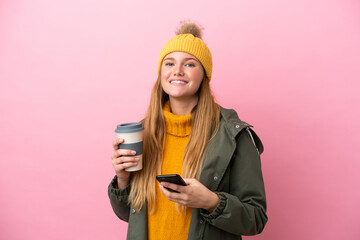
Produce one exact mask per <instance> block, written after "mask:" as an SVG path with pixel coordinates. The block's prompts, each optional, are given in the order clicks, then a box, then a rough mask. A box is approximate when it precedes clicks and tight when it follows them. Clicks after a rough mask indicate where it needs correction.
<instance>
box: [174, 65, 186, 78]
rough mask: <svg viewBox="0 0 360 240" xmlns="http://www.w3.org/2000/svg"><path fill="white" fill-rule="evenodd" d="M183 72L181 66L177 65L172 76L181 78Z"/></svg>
mask: <svg viewBox="0 0 360 240" xmlns="http://www.w3.org/2000/svg"><path fill="white" fill-rule="evenodd" d="M183 75H184V71H183V68H182V66H181V65H177V66H176V67H175V69H174V76H183Z"/></svg>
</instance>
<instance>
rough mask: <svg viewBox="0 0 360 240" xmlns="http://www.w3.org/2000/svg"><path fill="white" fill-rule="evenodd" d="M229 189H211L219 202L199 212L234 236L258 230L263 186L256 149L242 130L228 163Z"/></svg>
mask: <svg viewBox="0 0 360 240" xmlns="http://www.w3.org/2000/svg"><path fill="white" fill-rule="evenodd" d="M229 167H230V169H229V172H230V178H229V189H228V190H229V191H219V192H215V193H216V194H217V195H218V196H219V199H220V201H219V203H218V205H217V207H216V208H215V210H214V211H213V212H212V213H208V212H207V211H206V210H201V211H200V214H201V215H202V216H203V217H204V219H205V220H206V221H208V222H209V223H210V224H212V225H213V226H215V227H217V228H220V229H222V230H224V231H226V232H229V233H232V234H235V235H255V234H258V233H261V232H262V230H263V229H264V227H265V224H266V222H267V219H268V218H267V215H266V198H265V188H264V182H263V177H262V172H261V163H260V156H259V153H258V150H257V149H256V147H255V145H254V144H253V142H252V139H251V137H250V135H249V134H248V132H246V131H242V132H241V133H240V135H239V137H238V139H237V147H236V149H235V152H234V154H233V156H232V160H231V164H230V166H229Z"/></svg>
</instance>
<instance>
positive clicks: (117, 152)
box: [112, 149, 136, 159]
mask: <svg viewBox="0 0 360 240" xmlns="http://www.w3.org/2000/svg"><path fill="white" fill-rule="evenodd" d="M134 155H136V152H135V151H134V150H130V149H117V150H115V151H114V154H113V155H112V159H114V158H118V157H121V156H134Z"/></svg>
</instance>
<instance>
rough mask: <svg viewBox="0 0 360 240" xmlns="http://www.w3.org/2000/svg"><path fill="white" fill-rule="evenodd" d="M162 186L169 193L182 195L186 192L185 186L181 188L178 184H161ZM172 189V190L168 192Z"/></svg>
mask: <svg viewBox="0 0 360 240" xmlns="http://www.w3.org/2000/svg"><path fill="white" fill-rule="evenodd" d="M160 186H162V187H164V188H165V189H166V190H167V191H168V192H171V190H172V191H175V192H177V193H182V192H185V189H184V187H185V186H181V185H178V184H174V183H169V182H161V183H160ZM168 189H170V190H168Z"/></svg>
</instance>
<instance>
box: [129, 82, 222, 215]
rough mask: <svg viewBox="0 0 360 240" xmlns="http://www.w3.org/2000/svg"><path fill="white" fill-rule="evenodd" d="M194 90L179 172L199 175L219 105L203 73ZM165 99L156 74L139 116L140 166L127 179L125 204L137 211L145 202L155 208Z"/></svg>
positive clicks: (216, 128)
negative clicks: (141, 136) (144, 109)
mask: <svg viewBox="0 0 360 240" xmlns="http://www.w3.org/2000/svg"><path fill="white" fill-rule="evenodd" d="M197 94H198V95H199V100H198V103H197V105H196V106H195V107H194V109H193V110H192V116H191V133H190V137H189V141H188V143H187V145H186V148H185V152H184V163H183V172H182V176H183V177H184V178H196V179H198V178H199V176H200V171H201V166H202V159H203V158H204V153H205V151H206V149H207V146H208V143H209V141H210V139H211V137H212V136H213V135H215V134H216V132H217V130H218V128H219V121H220V120H219V114H220V109H219V106H218V105H217V104H216V103H215V100H214V97H213V95H212V93H211V89H210V85H209V80H208V78H207V77H206V75H205V76H204V79H203V81H202V83H201V85H200V87H199V90H198V93H197ZM168 100H169V96H168V95H167V94H166V93H165V92H164V90H163V89H162V86H161V81H160V76H159V77H158V79H157V81H156V83H155V85H154V87H153V90H152V93H151V100H150V105H149V108H148V110H147V114H146V117H145V119H144V120H143V124H144V141H143V169H142V170H141V171H137V172H134V173H133V176H132V179H131V191H130V195H129V204H130V205H131V206H132V207H133V208H135V209H136V210H137V211H140V209H141V208H142V207H143V205H144V204H145V203H148V204H149V207H150V211H151V212H153V211H154V210H155V208H154V206H155V204H154V202H155V187H156V186H155V184H156V183H155V182H156V181H155V176H156V175H158V174H160V173H161V164H162V159H163V152H164V143H165V135H166V127H165V120H164V115H163V106H164V104H165V103H166V102H167V101H168ZM177 207H178V206H177Z"/></svg>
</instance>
